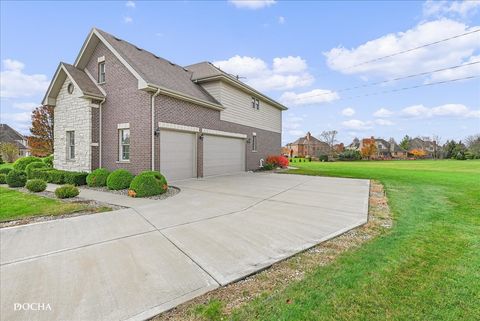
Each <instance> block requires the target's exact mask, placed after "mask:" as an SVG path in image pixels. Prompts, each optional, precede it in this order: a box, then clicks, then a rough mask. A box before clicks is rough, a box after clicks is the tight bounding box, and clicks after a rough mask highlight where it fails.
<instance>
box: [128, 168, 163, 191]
mask: <svg viewBox="0 0 480 321" xmlns="http://www.w3.org/2000/svg"><path fill="white" fill-rule="evenodd" d="M167 190H168V185H167V180H166V179H165V177H164V176H163V175H162V174H161V173H160V172H156V171H146V172H142V173H140V174H139V175H138V176H136V177H135V178H134V179H133V180H132V182H131V184H130V190H129V193H128V195H130V196H133V197H147V196H154V195H159V194H163V193H165V192H166V191H167Z"/></svg>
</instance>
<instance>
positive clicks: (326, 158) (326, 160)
mask: <svg viewBox="0 0 480 321" xmlns="http://www.w3.org/2000/svg"><path fill="white" fill-rule="evenodd" d="M318 160H319V161H321V162H328V155H318Z"/></svg>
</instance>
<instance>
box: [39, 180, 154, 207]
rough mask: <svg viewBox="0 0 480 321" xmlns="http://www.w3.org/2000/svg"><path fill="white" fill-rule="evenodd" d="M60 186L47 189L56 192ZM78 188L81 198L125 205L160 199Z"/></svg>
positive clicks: (129, 205) (143, 203)
mask: <svg viewBox="0 0 480 321" xmlns="http://www.w3.org/2000/svg"><path fill="white" fill-rule="evenodd" d="M60 186H61V185H57V184H47V191H49V192H55V189H56V188H57V187H60ZM78 190H79V191H80V195H78V196H79V197H81V198H85V199H89V200H93V201H98V202H103V203H108V204H113V205H118V206H124V207H138V206H142V205H147V204H153V203H156V202H158V200H153V199H148V198H133V197H129V196H125V195H119V194H114V193H108V192H101V191H95V190H91V189H87V188H83V187H79V188H78Z"/></svg>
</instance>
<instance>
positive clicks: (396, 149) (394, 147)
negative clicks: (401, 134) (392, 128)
mask: <svg viewBox="0 0 480 321" xmlns="http://www.w3.org/2000/svg"><path fill="white" fill-rule="evenodd" d="M388 143H389V144H390V155H391V157H392V158H396V159H405V158H407V151H406V150H405V149H403V148H402V147H401V146H400V145H398V144H397V142H396V141H395V140H394V139H393V138H390V140H389V141H388Z"/></svg>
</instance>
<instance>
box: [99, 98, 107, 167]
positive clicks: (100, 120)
mask: <svg viewBox="0 0 480 321" xmlns="http://www.w3.org/2000/svg"><path fill="white" fill-rule="evenodd" d="M105 99H106V98H103V99H102V101H101V102H100V103H99V104H98V109H99V111H98V114H99V116H98V167H99V168H101V167H102V106H103V103H104V102H105Z"/></svg>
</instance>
